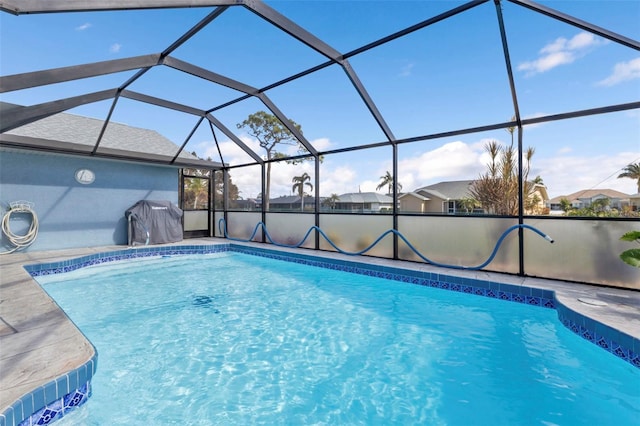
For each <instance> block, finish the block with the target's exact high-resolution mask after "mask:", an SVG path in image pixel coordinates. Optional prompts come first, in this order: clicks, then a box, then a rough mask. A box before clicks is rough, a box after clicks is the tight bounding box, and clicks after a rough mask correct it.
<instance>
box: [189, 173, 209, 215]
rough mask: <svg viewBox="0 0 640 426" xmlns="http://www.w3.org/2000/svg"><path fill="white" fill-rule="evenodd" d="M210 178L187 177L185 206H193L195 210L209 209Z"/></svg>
mask: <svg viewBox="0 0 640 426" xmlns="http://www.w3.org/2000/svg"><path fill="white" fill-rule="evenodd" d="M208 200H209V178H208V177H185V178H184V204H185V205H186V204H187V203H189V204H191V208H192V209H193V210H197V209H198V208H205V209H206V208H208V206H207V201H208Z"/></svg>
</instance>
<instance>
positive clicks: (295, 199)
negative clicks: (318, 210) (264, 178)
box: [269, 195, 316, 204]
mask: <svg viewBox="0 0 640 426" xmlns="http://www.w3.org/2000/svg"><path fill="white" fill-rule="evenodd" d="M315 201H316V199H315V198H314V197H313V196H311V195H305V197H304V203H305V204H307V202H311V203H312V204H313V203H315ZM299 202H300V196H299V195H283V196H282V197H278V198H270V199H269V204H295V203H299Z"/></svg>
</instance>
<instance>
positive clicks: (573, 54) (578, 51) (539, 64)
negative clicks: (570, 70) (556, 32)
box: [518, 32, 604, 77]
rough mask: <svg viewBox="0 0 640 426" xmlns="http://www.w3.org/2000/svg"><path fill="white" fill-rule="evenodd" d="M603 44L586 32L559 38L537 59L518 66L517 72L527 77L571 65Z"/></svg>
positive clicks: (540, 52)
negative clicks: (521, 72)
mask: <svg viewBox="0 0 640 426" xmlns="http://www.w3.org/2000/svg"><path fill="white" fill-rule="evenodd" d="M603 43H604V41H603V40H602V39H599V38H597V37H596V36H594V35H593V34H591V33H587V32H581V33H578V34H576V35H575V36H573V37H572V38H571V39H566V38H564V37H559V38H557V39H555V40H554V41H553V42H551V43H549V44H547V45H546V46H544V47H543V48H542V49H540V51H539V56H538V58H537V59H535V60H532V61H526V62H523V63H521V64H520V65H518V71H524V72H525V73H526V74H525V75H526V76H527V77H530V76H532V75H535V74H539V73H543V72H546V71H549V70H551V69H553V68H556V67H558V66H560V65H565V64H570V63H573V62H574V61H575V60H576V59H578V58H580V57H582V56H584V55H585V54H586V53H587V51H588V50H589V49H590V48H591V47H595V46H597V45H600V44H603Z"/></svg>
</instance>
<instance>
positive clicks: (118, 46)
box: [109, 43, 122, 53]
mask: <svg viewBox="0 0 640 426" xmlns="http://www.w3.org/2000/svg"><path fill="white" fill-rule="evenodd" d="M121 48H122V45H121V44H120V43H113V44H112V45H111V46H110V47H109V52H110V53H118V52H119V51H120V49H121Z"/></svg>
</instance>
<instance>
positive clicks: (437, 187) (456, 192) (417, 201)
mask: <svg viewBox="0 0 640 426" xmlns="http://www.w3.org/2000/svg"><path fill="white" fill-rule="evenodd" d="M473 182H474V181H473V180H458V181H445V182H439V183H436V184H434V185H429V186H425V187H422V188H418V189H416V190H415V191H412V192H407V193H404V194H402V195H400V196H399V197H398V200H399V202H400V211H401V212H407V213H423V214H428V213H445V214H484V213H485V212H484V210H483V209H482V208H481V207H479V206H473V205H472V203H470V202H469V201H470V200H472V199H473V195H472V194H471V185H473ZM529 197H530V198H534V197H537V198H536V200H538V201H537V203H536V205H535V206H534V207H533V208H531V209H528V211H526V212H525V213H526V214H542V213H543V212H544V209H545V205H546V202H547V201H548V200H549V195H548V194H547V188H546V187H545V186H544V185H540V184H534V185H533V189H532V191H531V194H530V195H529Z"/></svg>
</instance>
